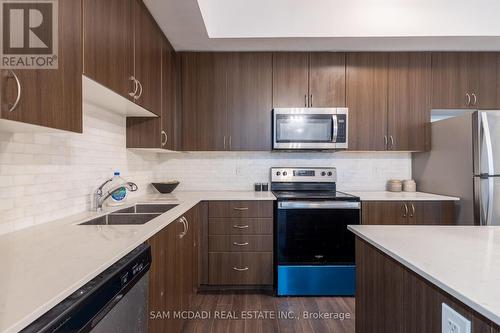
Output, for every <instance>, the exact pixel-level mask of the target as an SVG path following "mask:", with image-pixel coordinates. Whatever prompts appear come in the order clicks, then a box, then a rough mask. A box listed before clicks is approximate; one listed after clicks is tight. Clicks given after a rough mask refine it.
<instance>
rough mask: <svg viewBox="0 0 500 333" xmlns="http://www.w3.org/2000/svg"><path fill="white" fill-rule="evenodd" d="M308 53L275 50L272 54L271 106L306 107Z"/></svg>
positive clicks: (307, 103)
mask: <svg viewBox="0 0 500 333" xmlns="http://www.w3.org/2000/svg"><path fill="white" fill-rule="evenodd" d="M308 58H309V54H308V53H306V52H300V53H298V52H297V53H294V52H277V53H274V55H273V106H274V107H275V108H287V107H296V108H300V107H308V106H309V102H308V94H309V82H308V81H309V78H308V76H309V59H308Z"/></svg>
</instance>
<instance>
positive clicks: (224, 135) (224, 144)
mask: <svg viewBox="0 0 500 333" xmlns="http://www.w3.org/2000/svg"><path fill="white" fill-rule="evenodd" d="M225 149H226V136H225V135H224V150H225Z"/></svg>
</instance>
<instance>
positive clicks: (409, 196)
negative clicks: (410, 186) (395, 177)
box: [346, 191, 460, 201]
mask: <svg viewBox="0 0 500 333" xmlns="http://www.w3.org/2000/svg"><path fill="white" fill-rule="evenodd" d="M346 192H347V193H349V194H352V195H355V196H358V197H360V198H361V201H458V200H460V198H457V197H449V196H446V195H438V194H431V193H424V192H389V191H364V192H363V191H346Z"/></svg>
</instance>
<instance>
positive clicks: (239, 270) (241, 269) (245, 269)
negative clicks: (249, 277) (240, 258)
mask: <svg viewBox="0 0 500 333" xmlns="http://www.w3.org/2000/svg"><path fill="white" fill-rule="evenodd" d="M233 269H234V270H235V271H237V272H244V271H248V267H245V268H238V267H233Z"/></svg>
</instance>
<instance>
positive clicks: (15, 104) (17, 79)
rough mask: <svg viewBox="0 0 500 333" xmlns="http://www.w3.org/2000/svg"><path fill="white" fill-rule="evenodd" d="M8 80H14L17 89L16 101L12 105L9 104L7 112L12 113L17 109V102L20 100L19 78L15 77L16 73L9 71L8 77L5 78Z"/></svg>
mask: <svg viewBox="0 0 500 333" xmlns="http://www.w3.org/2000/svg"><path fill="white" fill-rule="evenodd" d="M7 78H8V79H12V78H13V79H14V80H15V81H16V87H17V97H16V100H15V101H14V104H12V105H10V104H9V112H14V110H15V109H16V108H17V106H18V105H19V101H20V100H21V91H22V90H21V81H20V80H19V77H18V76H17V75H16V73H15V72H14V71H13V70H12V69H9V75H8V76H7Z"/></svg>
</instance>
